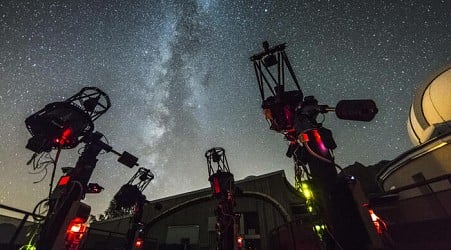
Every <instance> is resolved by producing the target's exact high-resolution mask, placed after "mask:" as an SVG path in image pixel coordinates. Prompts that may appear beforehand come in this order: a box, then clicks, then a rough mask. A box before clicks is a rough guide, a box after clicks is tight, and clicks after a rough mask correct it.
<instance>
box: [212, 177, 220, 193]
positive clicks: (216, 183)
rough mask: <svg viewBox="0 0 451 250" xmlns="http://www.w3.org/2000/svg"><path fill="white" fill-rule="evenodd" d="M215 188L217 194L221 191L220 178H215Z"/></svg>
mask: <svg viewBox="0 0 451 250" xmlns="http://www.w3.org/2000/svg"><path fill="white" fill-rule="evenodd" d="M213 188H214V192H215V194H219V193H221V185H219V180H218V178H217V177H214V178H213Z"/></svg>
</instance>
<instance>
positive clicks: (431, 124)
mask: <svg viewBox="0 0 451 250" xmlns="http://www.w3.org/2000/svg"><path fill="white" fill-rule="evenodd" d="M407 131H408V133H409V137H410V139H411V141H412V142H413V144H414V145H419V144H421V143H424V142H425V141H427V140H429V139H431V138H433V137H437V136H439V135H440V134H444V133H447V132H451V68H448V69H446V70H445V71H443V72H441V73H440V74H439V75H438V76H437V77H435V78H434V79H433V80H432V81H431V82H429V83H427V84H423V85H422V86H421V87H420V89H418V91H417V93H416V94H415V96H414V99H413V102H412V106H411V107H410V115H409V120H408V122H407Z"/></svg>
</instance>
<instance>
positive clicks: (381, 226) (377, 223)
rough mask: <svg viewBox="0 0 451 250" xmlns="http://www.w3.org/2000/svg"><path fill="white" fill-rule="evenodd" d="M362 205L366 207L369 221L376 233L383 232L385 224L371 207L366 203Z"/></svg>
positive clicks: (385, 227)
mask: <svg viewBox="0 0 451 250" xmlns="http://www.w3.org/2000/svg"><path fill="white" fill-rule="evenodd" d="M363 206H364V207H366V208H368V213H369V214H370V218H371V221H372V222H373V225H374V227H375V228H376V231H377V233H378V234H383V233H384V231H386V230H387V224H385V222H384V221H383V220H382V219H381V218H380V217H379V216H377V214H376V213H375V212H374V210H373V209H371V208H369V205H368V204H363Z"/></svg>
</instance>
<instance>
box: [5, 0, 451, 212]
mask: <svg viewBox="0 0 451 250" xmlns="http://www.w3.org/2000/svg"><path fill="white" fill-rule="evenodd" d="M61 2H62V1H50V0H45V1H40V0H33V1H22V0H17V1H13V0H6V1H1V2H0V127H1V129H0V141H1V144H0V173H1V174H0V203H1V204H5V205H9V206H14V207H18V208H21V209H24V210H27V211H31V210H32V209H33V207H34V206H35V204H36V203H37V202H38V201H40V200H42V199H44V198H46V196H47V194H48V188H49V183H50V172H51V169H49V171H48V172H49V173H48V174H47V176H46V177H45V178H44V180H43V181H41V182H39V183H36V184H34V182H37V181H39V180H40V179H41V178H43V177H44V176H43V174H42V173H41V174H30V172H33V169H32V168H31V166H27V165H26V162H27V161H28V160H29V159H30V157H31V155H32V152H31V151H29V150H27V149H25V145H26V143H27V140H28V139H29V138H30V134H29V133H28V131H27V129H26V127H25V123H24V120H25V118H26V117H28V116H30V115H31V114H33V113H34V112H36V111H38V110H40V109H41V108H43V107H44V106H45V105H46V104H47V103H51V102H55V101H62V100H64V99H66V98H68V97H70V96H72V95H73V94H75V93H76V92H78V91H79V90H80V89H81V88H82V87H85V86H96V87H99V88H100V89H102V90H103V91H104V92H106V93H107V94H108V95H109V96H110V99H111V102H112V107H111V109H110V110H109V111H108V112H107V113H106V114H104V115H103V116H102V117H100V118H99V119H98V120H96V121H95V130H97V131H100V132H102V133H103V134H105V136H106V137H107V138H108V142H109V143H110V145H111V146H113V148H114V149H115V150H117V151H120V152H122V151H124V150H126V151H128V152H130V153H132V154H134V155H136V156H137V157H138V158H139V163H140V166H142V167H146V168H149V169H151V171H152V172H153V173H154V174H155V179H154V180H153V181H152V183H151V184H150V185H149V186H148V187H147V189H146V190H145V192H144V194H145V195H146V196H147V198H148V199H156V198H161V197H165V196H169V195H175V194H179V193H183V192H186V191H192V190H196V189H199V188H203V187H207V186H209V183H208V180H207V179H208V174H207V164H206V159H205V157H204V153H205V151H206V150H208V149H210V148H212V147H216V146H220V147H223V148H225V150H226V155H227V158H228V161H229V166H230V169H231V171H232V172H233V173H234V175H235V179H236V180H239V179H242V178H245V177H246V176H249V175H259V174H264V173H268V172H272V171H276V170H279V169H283V170H285V171H286V173H287V177H288V179H289V180H290V181H291V182H292V181H293V179H294V177H293V170H292V169H293V163H292V160H291V159H289V158H286V157H285V152H286V149H287V143H286V142H285V141H284V140H283V137H282V135H280V134H276V133H275V132H273V131H270V130H269V128H268V124H267V122H266V121H265V120H264V117H263V115H262V111H261V109H260V105H261V100H260V95H259V92H258V88H257V81H256V79H255V76H254V71H253V67H252V63H251V62H250V61H249V57H250V56H251V55H252V54H254V53H257V52H260V51H261V48H262V47H261V43H262V42H263V41H265V40H267V41H269V43H270V45H275V44H278V43H284V42H286V43H287V46H288V47H287V49H286V51H287V54H288V56H289V58H290V61H291V63H292V65H293V67H294V70H295V72H296V75H297V77H298V79H299V81H300V84H301V88H302V90H303V92H304V94H305V95H314V96H315V97H316V98H317V99H318V100H319V102H320V103H321V104H328V105H330V106H334V105H335V104H336V103H337V102H338V101H339V100H341V99H364V98H371V99H374V100H375V101H376V103H377V105H378V107H379V113H378V114H377V116H376V118H375V119H374V120H373V121H372V122H357V121H344V120H339V119H337V118H336V117H335V115H334V114H327V115H326V116H325V120H324V126H325V127H327V128H329V129H331V130H332V131H333V133H334V138H335V141H336V142H337V144H338V148H337V149H336V150H335V156H336V162H337V163H338V164H340V165H342V166H347V165H350V164H352V163H354V162H355V161H358V162H361V163H363V164H365V165H371V164H375V163H377V162H379V161H380V160H383V159H388V160H390V159H393V158H395V157H396V156H397V155H399V154H400V153H402V152H404V151H406V150H408V149H409V148H411V147H412V145H411V143H410V141H409V139H408V136H407V130H406V121H407V117H408V110H409V106H410V103H411V100H412V97H413V93H414V91H415V90H416V89H417V88H418V86H419V85H420V84H421V83H423V82H425V81H427V80H428V79H430V78H431V77H432V76H433V75H434V74H436V73H438V72H439V71H440V70H442V69H444V68H445V67H446V66H448V65H450V63H451V1H447V0H442V1H440V0H434V1H426V0H399V1H391V0H380V1H361V0H349V1H333V0H330V1H325V0H316V1H311V0H302V1H298V0H289V1H279V0H274V1H269V0H264V1H246V0H236V1H235V0H234V1H231V0H225V1H220V0H197V1H196V0H176V1H171V0H164V1H156V0H149V1H138V0H137V1H120V0H117V1H105V0H90V1H64V2H66V3H61ZM54 154H55V152H53V155H54ZM77 157H78V152H77V149H72V150H64V151H62V153H61V156H60V160H59V163H58V168H57V172H56V177H57V178H58V177H59V176H60V175H61V171H60V167H70V166H74V164H75V162H76V160H77ZM98 159H99V161H98V164H97V167H96V169H95V170H94V174H93V176H92V179H91V182H97V183H99V184H100V185H101V186H103V187H104V188H105V190H104V191H103V192H102V193H101V194H88V195H87V198H86V202H87V203H88V204H90V205H91V206H92V213H93V214H100V213H102V212H103V211H104V210H105V209H106V208H107V207H108V204H109V201H110V200H111V199H112V197H113V195H114V194H115V193H116V192H117V191H118V190H119V188H120V186H121V185H123V184H125V183H126V182H127V181H128V180H129V178H130V177H131V176H132V175H133V174H134V173H135V172H136V171H137V168H135V169H129V168H127V167H125V166H123V165H121V164H119V163H117V157H116V156H115V155H113V154H102V155H100V156H99V157H98ZM0 213H2V214H5V212H4V211H0Z"/></svg>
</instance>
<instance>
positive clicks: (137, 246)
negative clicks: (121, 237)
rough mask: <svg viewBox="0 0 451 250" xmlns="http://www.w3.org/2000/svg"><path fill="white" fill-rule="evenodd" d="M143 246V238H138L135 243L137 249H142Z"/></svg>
mask: <svg viewBox="0 0 451 250" xmlns="http://www.w3.org/2000/svg"><path fill="white" fill-rule="evenodd" d="M143 245H144V240H143V239H141V238H137V239H136V241H135V248H136V249H141V248H142V246H143Z"/></svg>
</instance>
